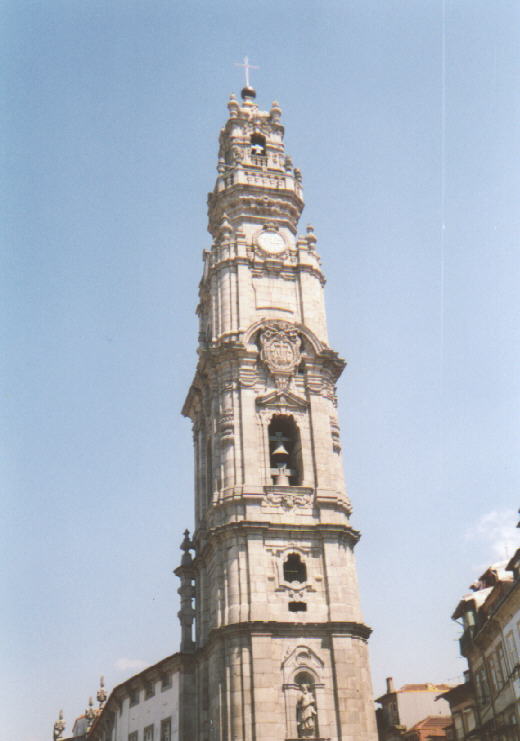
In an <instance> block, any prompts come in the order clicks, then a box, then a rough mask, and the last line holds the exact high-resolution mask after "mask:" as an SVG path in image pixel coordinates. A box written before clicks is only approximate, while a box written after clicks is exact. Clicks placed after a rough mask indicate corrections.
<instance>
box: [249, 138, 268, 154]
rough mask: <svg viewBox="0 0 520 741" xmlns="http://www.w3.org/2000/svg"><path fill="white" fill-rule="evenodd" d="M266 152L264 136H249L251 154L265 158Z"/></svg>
mask: <svg viewBox="0 0 520 741" xmlns="http://www.w3.org/2000/svg"><path fill="white" fill-rule="evenodd" d="M266 152H267V150H266V142H265V136H262V134H253V135H252V136H251V154H256V155H260V156H261V157H265V155H266Z"/></svg>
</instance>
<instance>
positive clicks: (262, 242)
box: [256, 232, 285, 255]
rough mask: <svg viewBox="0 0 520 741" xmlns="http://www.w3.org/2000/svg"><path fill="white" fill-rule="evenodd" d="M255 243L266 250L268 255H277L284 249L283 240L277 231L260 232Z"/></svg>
mask: <svg viewBox="0 0 520 741" xmlns="http://www.w3.org/2000/svg"><path fill="white" fill-rule="evenodd" d="M256 243H257V244H258V246H259V247H260V249H262V250H264V252H268V253H269V254H270V255H279V254H280V253H281V252H284V251H285V242H284V241H283V237H282V236H281V234H278V232H262V233H261V234H260V235H259V236H258V239H257V240H256Z"/></svg>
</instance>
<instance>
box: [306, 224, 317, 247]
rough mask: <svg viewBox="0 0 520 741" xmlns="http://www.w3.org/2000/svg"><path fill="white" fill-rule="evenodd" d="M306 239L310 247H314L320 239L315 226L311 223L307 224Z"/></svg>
mask: <svg viewBox="0 0 520 741" xmlns="http://www.w3.org/2000/svg"><path fill="white" fill-rule="evenodd" d="M305 239H306V240H307V244H308V245H309V248H310V249H314V245H315V244H316V242H317V241H318V240H317V239H316V235H315V234H314V227H313V226H311V225H310V224H308V225H307V234H306V236H305Z"/></svg>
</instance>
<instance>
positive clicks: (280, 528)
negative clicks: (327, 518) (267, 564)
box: [193, 495, 361, 568]
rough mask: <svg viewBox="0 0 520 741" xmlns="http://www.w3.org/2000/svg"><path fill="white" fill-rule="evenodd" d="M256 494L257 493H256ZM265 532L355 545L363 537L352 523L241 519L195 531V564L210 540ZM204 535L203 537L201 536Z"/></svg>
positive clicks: (207, 547) (195, 565)
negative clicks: (312, 535)
mask: <svg viewBox="0 0 520 741" xmlns="http://www.w3.org/2000/svg"><path fill="white" fill-rule="evenodd" d="M255 496H256V495H255ZM262 532H263V533H265V534H268V535H269V536H270V537H272V536H276V535H286V534H287V533H288V532H291V533H298V534H303V535H309V534H312V533H317V534H319V535H320V536H321V537H322V539H323V540H325V539H326V538H327V537H334V538H338V537H340V538H345V539H346V540H348V541H349V543H350V545H351V546H352V547H354V546H355V545H356V543H357V542H358V541H359V539H360V538H361V533H360V532H359V530H355V529H354V528H353V527H351V526H350V525H341V524H337V523H312V524H301V523H294V522H291V523H284V522H270V521H267V522H266V521H256V522H254V521H252V520H240V521H238V522H236V521H235V522H227V523H224V524H222V525H217V526H216V527H209V528H205V529H204V531H203V532H198V531H197V532H195V534H194V536H193V539H194V541H195V543H196V546H197V555H196V557H195V558H194V560H193V566H194V568H196V567H197V566H198V561H199V560H200V559H201V558H204V557H205V556H206V555H207V553H208V551H209V549H210V548H211V546H210V542H211V541H213V542H219V540H221V539H222V538H225V537H226V536H227V535H229V534H245V533H262ZM201 536H202V537H201Z"/></svg>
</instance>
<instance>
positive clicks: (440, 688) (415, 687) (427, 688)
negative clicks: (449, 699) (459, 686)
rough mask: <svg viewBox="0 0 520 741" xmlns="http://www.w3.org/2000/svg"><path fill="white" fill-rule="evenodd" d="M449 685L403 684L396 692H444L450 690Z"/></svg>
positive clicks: (450, 686)
mask: <svg viewBox="0 0 520 741" xmlns="http://www.w3.org/2000/svg"><path fill="white" fill-rule="evenodd" d="M452 686H453V685H451V684H431V683H430V682H428V683H427V684H403V686H402V687H400V689H398V690H397V692H446V691H447V690H451V688H452Z"/></svg>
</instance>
